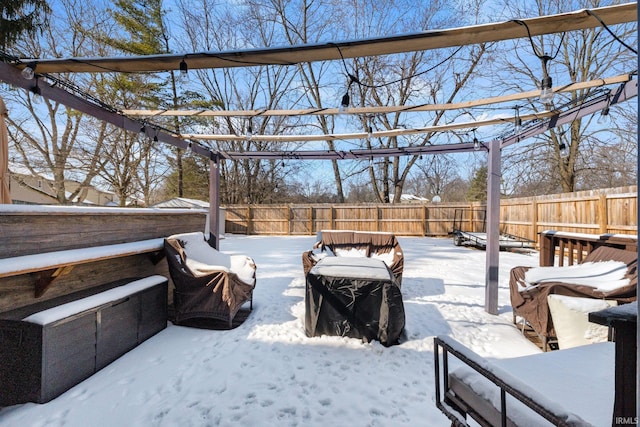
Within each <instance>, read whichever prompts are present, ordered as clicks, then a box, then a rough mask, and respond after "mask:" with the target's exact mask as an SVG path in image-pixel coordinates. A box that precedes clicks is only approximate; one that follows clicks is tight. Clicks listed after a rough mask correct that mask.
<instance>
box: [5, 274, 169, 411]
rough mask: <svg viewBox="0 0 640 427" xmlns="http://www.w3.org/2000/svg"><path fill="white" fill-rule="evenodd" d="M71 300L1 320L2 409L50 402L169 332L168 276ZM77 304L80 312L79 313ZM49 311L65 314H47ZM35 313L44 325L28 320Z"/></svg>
mask: <svg viewBox="0 0 640 427" xmlns="http://www.w3.org/2000/svg"><path fill="white" fill-rule="evenodd" d="M143 282H144V283H143ZM141 285H142V286H141ZM127 287H133V291H134V292H133V293H129V291H127V290H126V289H125V288H127ZM114 292H115V294H114ZM85 294H86V293H85ZM79 296H81V297H84V295H83V294H81V295H79ZM114 297H115V298H116V299H112V298H114ZM69 299H72V296H66V297H63V298H62V299H60V298H59V299H53V300H49V301H47V302H45V303H42V304H36V305H33V306H30V307H27V308H22V309H19V310H14V311H10V312H6V313H3V314H2V315H0V317H1V318H0V343H1V345H0V360H2V363H0V406H8V405H14V404H18V403H25V402H37V403H44V402H48V401H50V400H51V399H53V398H55V397H57V396H59V395H60V394H62V393H63V392H65V391H66V390H68V389H70V388H71V387H73V386H74V385H76V384H78V383H80V382H81V381H83V380H84V379H86V378H88V377H89V376H91V375H92V374H93V373H95V372H97V371H98V370H100V369H102V368H103V367H105V366H107V365H108V364H109V363H111V362H113V361H114V360H116V359H117V358H118V357H120V356H121V355H123V354H124V353H126V352H128V351H129V350H131V349H133V348H134V347H136V346H137V345H138V344H140V343H141V342H143V341H145V340H146V339H148V338H150V337H151V336H153V335H155V334H156V333H158V332H160V331H161V330H163V329H164V328H166V326H167V279H166V278H164V277H162V276H153V277H149V278H146V279H142V280H138V281H133V282H131V283H129V284H124V285H122V286H116V287H113V288H111V289H108V290H106V291H103V292H99V293H97V294H94V295H91V296H88V297H84V298H80V299H78V300H75V301H73V300H72V302H68V301H69ZM110 299H111V300H110ZM58 303H67V305H59V304H58ZM94 303H97V305H95V306H93V304H94ZM73 304H75V307H76V308H78V307H79V308H80V311H78V312H74V311H75V310H74V307H73V306H71V307H70V305H73ZM78 304H80V305H78ZM49 308H51V309H53V310H59V311H58V313H51V312H50V311H48V312H46V311H45V310H47V309H49ZM60 310H62V311H60ZM35 313H40V319H38V318H35V319H32V320H31V321H27V320H23V319H25V318H27V317H29V316H31V315H34V316H38V315H37V314H35ZM66 314H68V315H66ZM43 315H44V317H43ZM32 317H33V316H32ZM47 317H49V318H53V320H51V321H49V320H47ZM38 322H40V323H38Z"/></svg>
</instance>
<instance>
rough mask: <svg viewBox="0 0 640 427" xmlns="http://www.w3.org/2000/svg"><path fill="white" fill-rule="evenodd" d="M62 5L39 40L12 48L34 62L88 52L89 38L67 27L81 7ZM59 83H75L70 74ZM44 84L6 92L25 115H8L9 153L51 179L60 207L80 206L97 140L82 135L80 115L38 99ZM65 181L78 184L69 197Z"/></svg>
mask: <svg viewBox="0 0 640 427" xmlns="http://www.w3.org/2000/svg"><path fill="white" fill-rule="evenodd" d="M61 4H62V6H63V7H62V8H60V9H58V10H57V11H56V13H57V14H56V15H55V16H54V18H55V19H51V20H50V22H51V25H50V26H48V27H46V28H45V29H44V31H43V33H42V36H41V37H39V38H29V39H24V40H21V41H19V42H18V43H17V44H16V45H15V46H14V47H13V48H14V49H15V50H16V51H20V52H24V53H26V54H27V55H29V56H31V57H34V58H38V57H43V56H51V57H62V56H82V55H83V54H84V53H85V52H86V51H85V45H86V43H87V39H86V38H85V37H84V36H83V34H82V32H81V31H78V29H77V28H76V27H74V26H73V25H71V24H70V22H72V13H74V12H77V11H78V9H79V8H80V5H79V4H78V3H76V2H75V1H73V0H66V1H62V2H61ZM58 78H60V79H65V80H67V81H70V82H75V83H79V80H78V77H77V76H74V75H62V76H59V77H58ZM45 80H46V77H43V76H36V78H35V79H34V89H33V90H32V91H31V92H22V91H12V92H11V93H10V96H9V99H11V100H12V101H13V102H14V103H15V105H19V106H20V107H21V108H16V109H14V111H17V110H22V111H24V112H26V114H25V115H23V116H19V115H13V114H12V116H11V118H10V119H9V127H10V132H11V134H12V140H13V146H12V149H13V150H15V151H16V152H17V153H18V154H19V156H20V157H21V162H22V163H23V164H24V165H25V166H26V167H27V168H28V169H30V170H31V172H32V173H34V174H35V173H46V174H49V175H50V176H51V178H52V182H53V188H54V190H55V192H56V198H57V199H58V202H59V203H60V204H66V203H68V202H69V201H71V200H73V201H74V202H81V201H82V200H81V198H82V194H83V189H84V188H86V187H87V186H89V185H90V183H91V181H92V180H93V179H94V178H95V176H96V174H97V168H96V164H97V163H96V162H97V159H98V157H99V152H100V149H101V140H100V139H99V138H98V139H93V138H91V137H90V135H89V134H88V133H87V132H86V128H85V127H84V123H85V122H86V121H87V120H86V118H85V117H84V116H82V115H81V114H79V113H77V112H75V111H73V110H71V109H69V108H66V107H64V106H63V105H62V104H60V103H57V102H53V101H51V100H48V99H42V97H40V96H38V95H37V92H38V91H37V85H38V84H44V81H45ZM41 82H42V83H41ZM84 83H85V84H86V82H84ZM34 123H35V124H34ZM98 135H100V132H98ZM94 136H95V135H94ZM83 166H88V167H83ZM67 179H74V180H75V181H77V182H79V184H80V185H78V186H76V187H75V190H74V191H73V192H70V193H67V188H66V186H65V180H67Z"/></svg>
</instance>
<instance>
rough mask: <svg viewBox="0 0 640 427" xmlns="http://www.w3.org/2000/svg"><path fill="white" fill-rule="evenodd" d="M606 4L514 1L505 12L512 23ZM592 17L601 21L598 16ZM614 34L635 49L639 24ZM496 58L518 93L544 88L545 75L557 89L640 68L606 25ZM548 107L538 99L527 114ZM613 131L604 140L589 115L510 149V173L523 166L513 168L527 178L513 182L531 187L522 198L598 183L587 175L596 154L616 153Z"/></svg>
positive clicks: (573, 98)
mask: <svg viewBox="0 0 640 427" xmlns="http://www.w3.org/2000/svg"><path fill="white" fill-rule="evenodd" d="M607 3H608V2H607ZM604 4H605V2H600V1H597V0H595V1H594V0H572V1H564V0H551V1H549V0H537V1H536V2H535V3H534V2H528V1H509V2H505V3H504V5H503V6H504V7H503V10H504V13H505V14H507V17H508V18H511V19H513V18H519V17H530V16H536V15H547V14H554V13H562V12H568V11H572V10H578V9H583V8H587V9H591V8H595V7H599V6H601V5H604ZM593 19H594V22H596V23H597V21H596V18H595V17H594V18H593ZM612 30H613V31H614V32H615V34H616V35H617V36H618V37H619V38H620V39H622V40H627V41H628V42H629V43H630V44H632V45H636V39H637V24H635V23H634V24H626V25H616V26H615V27H614V28H612ZM496 59H497V69H496V72H497V74H500V72H498V69H500V70H503V71H504V72H505V73H507V74H508V75H507V74H501V77H500V78H501V81H502V82H503V83H502V87H503V88H507V87H508V88H511V89H513V90H518V91H525V90H531V89H532V88H540V87H541V84H542V78H543V77H544V76H546V75H548V76H550V77H552V78H553V83H554V85H561V84H563V83H572V82H580V81H586V80H593V79H598V78H602V77H608V76H611V75H614V73H616V74H617V73H622V72H630V71H632V70H633V69H634V68H635V67H636V66H637V65H635V61H636V56H635V55H633V54H632V53H631V52H629V51H628V49H627V48H626V47H624V46H623V45H622V44H621V43H619V42H617V41H615V40H614V39H613V38H612V37H611V35H610V34H609V33H608V31H607V30H605V29H604V28H602V27H596V28H594V29H585V30H580V31H571V32H568V33H566V34H555V35H546V36H540V37H533V38H531V39H522V40H516V41H513V42H507V43H506V48H505V50H504V53H503V54H502V55H499V56H497V57H496ZM598 91H599V92H600V93H604V92H603V89H600V88H596V89H593V88H592V89H584V90H580V91H577V92H573V93H571V94H568V95H560V94H556V96H555V99H554V101H553V102H554V104H555V105H556V106H561V105H568V106H575V105H580V103H581V102H582V101H583V100H585V99H587V98H588V97H590V96H593V95H594V94H596V93H597V92H598ZM548 107H549V105H545V104H544V103H542V102H537V101H533V102H530V103H528V104H526V105H522V106H521V108H522V109H523V110H525V111H526V110H529V111H540V110H544V109H546V108H548ZM635 107H636V106H635V105H634V104H632V103H628V105H627V106H625V107H623V108H631V109H634V110H635ZM611 130H613V134H610V135H609V136H608V137H603V134H602V127H601V126H598V125H597V124H596V120H595V118H594V117H586V118H582V119H577V120H575V121H573V122H572V123H570V124H568V125H564V126H560V127H557V128H555V129H551V130H550V131H548V132H547V133H545V134H543V135H540V136H539V137H536V138H534V139H533V141H525V142H523V143H520V144H518V146H517V147H514V148H513V149H512V150H509V153H508V156H507V157H506V160H507V161H506V166H507V169H510V167H511V166H513V165H515V164H517V163H520V162H522V163H524V165H523V166H522V167H514V169H515V170H520V171H522V172H525V173H526V175H528V176H526V179H524V178H525V174H516V175H515V176H513V177H511V179H512V180H518V181H519V182H520V183H521V184H523V185H524V186H526V188H527V190H526V191H525V189H524V187H523V186H521V189H522V191H521V194H523V195H524V194H527V193H528V192H530V191H534V192H537V191H545V192H549V191H554V190H557V191H562V192H571V191H575V190H578V189H580V187H581V186H583V185H587V186H588V185H594V184H595V182H593V181H592V180H590V179H589V178H588V177H587V176H586V175H592V174H593V168H594V167H597V164H596V163H594V162H593V161H592V160H593V159H594V157H593V154H595V153H597V152H599V151H601V150H605V151H608V150H611V149H615V147H616V146H617V145H618V144H619V143H620V140H619V139H618V138H617V137H615V135H616V132H615V128H612V129H611ZM604 147H608V148H604ZM623 151H624V149H623ZM585 153H590V154H588V155H585ZM531 171H534V172H536V175H537V176H534V175H532V174H531ZM536 180H540V181H539V182H536Z"/></svg>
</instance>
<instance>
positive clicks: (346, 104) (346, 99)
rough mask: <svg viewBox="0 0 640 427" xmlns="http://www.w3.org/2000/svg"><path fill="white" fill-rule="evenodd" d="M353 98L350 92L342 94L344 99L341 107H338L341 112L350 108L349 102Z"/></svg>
mask: <svg viewBox="0 0 640 427" xmlns="http://www.w3.org/2000/svg"><path fill="white" fill-rule="evenodd" d="M350 101H351V99H350V97H349V92H346V93H345V94H344V95H343V96H342V101H340V107H339V108H338V112H339V113H344V112H346V111H347V108H349V103H350Z"/></svg>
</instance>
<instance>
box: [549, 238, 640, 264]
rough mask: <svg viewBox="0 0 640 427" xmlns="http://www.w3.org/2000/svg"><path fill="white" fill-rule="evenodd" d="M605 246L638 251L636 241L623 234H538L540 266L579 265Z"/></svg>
mask: <svg viewBox="0 0 640 427" xmlns="http://www.w3.org/2000/svg"><path fill="white" fill-rule="evenodd" d="M602 245H607V246H611V247H614V248H619V249H625V250H628V251H637V250H638V239H637V237H636V236H633V235H623V234H583V233H569V232H562V231H543V232H541V233H540V266H542V267H545V266H553V265H555V264H556V259H557V261H558V266H559V267H562V266H564V264H565V259H566V260H567V264H568V265H573V264H580V263H581V262H582V260H583V259H584V257H586V256H587V255H588V254H589V253H591V252H593V250H594V249H596V248H597V247H599V246H602Z"/></svg>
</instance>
